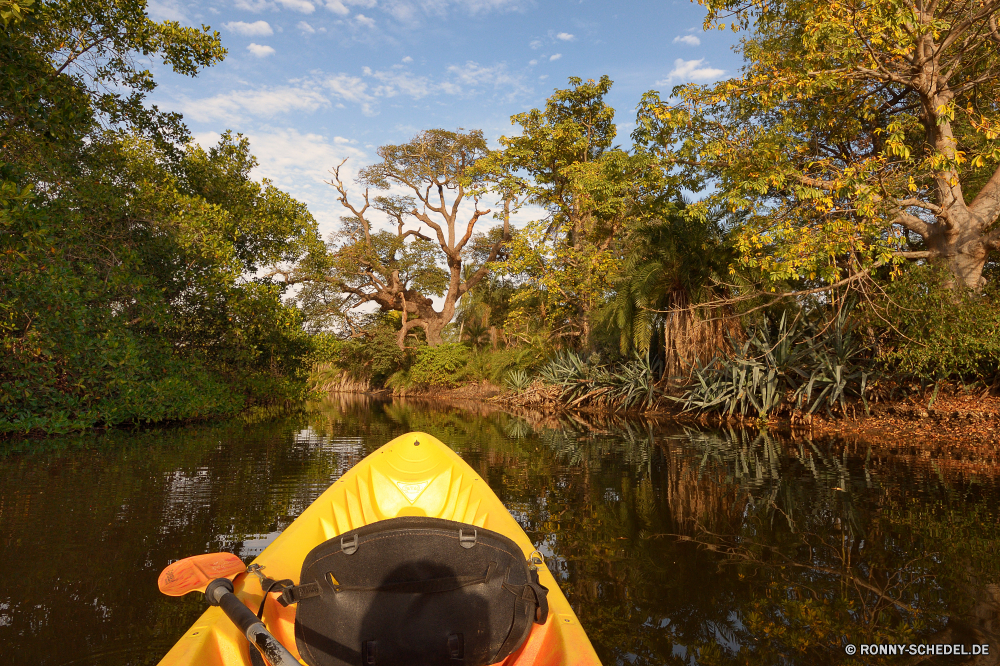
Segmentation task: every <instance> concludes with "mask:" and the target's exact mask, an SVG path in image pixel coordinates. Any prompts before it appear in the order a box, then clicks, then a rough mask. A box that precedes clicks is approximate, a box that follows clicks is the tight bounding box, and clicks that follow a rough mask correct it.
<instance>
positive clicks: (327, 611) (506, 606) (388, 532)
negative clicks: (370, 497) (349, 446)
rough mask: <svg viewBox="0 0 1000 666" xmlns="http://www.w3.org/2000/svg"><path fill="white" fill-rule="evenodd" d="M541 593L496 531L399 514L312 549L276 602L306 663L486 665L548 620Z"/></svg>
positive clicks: (533, 574)
mask: <svg viewBox="0 0 1000 666" xmlns="http://www.w3.org/2000/svg"><path fill="white" fill-rule="evenodd" d="M547 592H548V591H547V590H546V589H545V588H544V587H542V586H541V585H539V584H538V575H537V573H536V572H535V571H534V570H532V569H531V568H530V566H529V564H528V562H527V561H525V559H524V555H523V553H522V552H521V549H520V548H519V547H518V546H517V544H515V543H514V542H513V541H511V540H510V539H508V538H507V537H505V536H503V535H502V534H498V533H496V532H493V531H491V530H487V529H483V528H482V527H476V526H474V525H467V524H465V523H456V522H453V521H450V520H441V519H439V518H423V517H420V518H417V517H406V518H392V519H390V520H383V521H379V522H377V523H372V524H371V525H366V526H364V527H359V528H358V529H356V530H351V531H350V532H346V533H345V534H342V535H341V536H338V537H334V538H333V539H331V540H329V541H327V542H325V543H322V544H320V545H319V546H316V548H313V550H312V551H311V552H310V553H309V554H308V555H307V556H306V559H305V561H304V562H303V563H302V575H301V576H300V578H299V584H298V585H296V586H294V587H291V588H289V589H287V590H285V591H284V592H283V593H282V596H281V603H283V604H289V603H298V609H297V611H296V615H295V644H296V645H297V646H298V649H299V654H300V655H301V656H302V658H303V659H304V660H305V662H306V663H307V664H309V665H310V666H348V665H349V666H368V665H370V664H375V665H377V666H438V665H441V666H446V665H447V666H460V665H461V666H487V665H488V664H495V663H497V662H499V661H503V660H504V659H505V658H506V657H507V656H509V655H510V654H511V653H513V652H514V651H515V650H517V649H518V648H519V647H520V646H521V645H522V644H523V643H524V641H525V639H527V637H528V634H529V633H530V632H531V626H532V623H533V622H538V623H544V622H545V618H546V616H547V615H548V604H547V602H546V594H547Z"/></svg>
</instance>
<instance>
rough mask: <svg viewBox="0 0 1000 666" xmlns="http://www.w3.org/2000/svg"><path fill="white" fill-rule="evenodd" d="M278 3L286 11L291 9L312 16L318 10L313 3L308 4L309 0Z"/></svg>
mask: <svg viewBox="0 0 1000 666" xmlns="http://www.w3.org/2000/svg"><path fill="white" fill-rule="evenodd" d="M278 3H279V4H281V6H282V7H284V8H285V9H291V10H293V11H296V12H301V13H303V14H312V13H313V11H314V10H315V9H316V7H314V6H313V3H311V2H308V0H278Z"/></svg>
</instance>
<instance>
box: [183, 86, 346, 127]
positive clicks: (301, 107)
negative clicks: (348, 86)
mask: <svg viewBox="0 0 1000 666" xmlns="http://www.w3.org/2000/svg"><path fill="white" fill-rule="evenodd" d="M329 104H330V101H329V100H328V99H327V98H326V97H325V96H324V95H323V93H322V92H321V91H320V90H318V89H316V88H315V87H314V85H312V84H308V83H306V84H302V85H298V86H279V87H276V88H259V89H257V90H234V91H233V92H228V93H223V94H219V95H214V96H212V97H206V98H204V99H197V100H181V102H180V109H181V111H182V112H183V113H184V116H185V117H188V118H192V119H193V120H196V121H198V122H209V121H216V120H223V121H225V122H227V123H231V122H237V121H240V120H242V119H243V118H244V117H245V116H248V115H254V116H277V115H281V114H284V113H289V112H292V111H315V110H316V109H319V108H320V107H324V106H329Z"/></svg>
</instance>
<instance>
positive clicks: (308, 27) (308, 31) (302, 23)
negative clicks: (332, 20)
mask: <svg viewBox="0 0 1000 666" xmlns="http://www.w3.org/2000/svg"><path fill="white" fill-rule="evenodd" d="M295 27H296V28H298V29H299V30H301V31H302V32H304V33H306V34H307V35H311V34H313V33H315V32H316V29H315V28H314V27H312V26H311V25H309V24H308V23H306V22H305V21H299V22H298V23H297V24H296V25H295Z"/></svg>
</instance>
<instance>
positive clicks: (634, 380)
mask: <svg viewBox="0 0 1000 666" xmlns="http://www.w3.org/2000/svg"><path fill="white" fill-rule="evenodd" d="M540 376H541V378H542V380H543V381H544V382H546V383H547V384H551V385H553V386H556V387H558V388H559V389H560V391H561V395H560V397H561V398H562V400H563V401H564V402H566V403H567V404H568V405H569V406H571V407H575V406H578V405H583V404H590V405H594V406H598V407H616V408H623V409H627V408H629V407H649V406H651V405H652V404H653V399H654V398H655V396H656V394H657V393H658V391H657V390H656V387H655V381H654V379H653V369H652V367H651V365H650V361H649V358H648V357H640V358H637V359H635V360H633V361H631V362H628V363H623V364H621V365H618V366H610V365H606V364H604V363H602V362H601V358H600V356H599V355H598V354H593V355H591V357H590V358H588V359H586V360H584V359H583V357H581V356H580V355H579V354H577V353H575V352H573V351H571V350H567V351H564V352H562V353H560V354H558V355H557V356H556V357H555V358H553V359H552V360H551V361H549V363H548V364H547V365H546V366H545V367H543V368H542V370H541V372H540Z"/></svg>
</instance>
